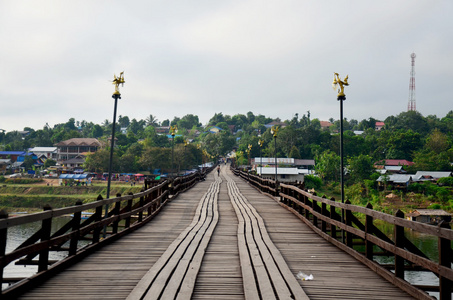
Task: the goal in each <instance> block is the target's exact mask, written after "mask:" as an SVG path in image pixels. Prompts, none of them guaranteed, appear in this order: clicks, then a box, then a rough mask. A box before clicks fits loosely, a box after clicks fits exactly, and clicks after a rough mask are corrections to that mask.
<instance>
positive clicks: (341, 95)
mask: <svg viewBox="0 0 453 300" xmlns="http://www.w3.org/2000/svg"><path fill="white" fill-rule="evenodd" d="M348 85H349V83H348V75H346V77H345V78H344V80H341V78H340V75H338V73H334V75H333V82H332V87H333V88H334V90H335V89H336V88H337V86H340V89H339V90H338V95H337V100H338V101H340V185H341V203H344V161H343V160H344V153H343V101H344V100H346V95H345V94H344V86H348ZM341 222H342V223H344V209H342V210H341ZM341 232H342V234H341V236H342V240H343V243H344V242H345V236H344V230H342V231H341Z"/></svg>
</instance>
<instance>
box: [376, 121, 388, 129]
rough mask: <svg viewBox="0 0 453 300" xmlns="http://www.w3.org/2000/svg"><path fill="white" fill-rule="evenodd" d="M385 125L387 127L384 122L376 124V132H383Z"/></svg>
mask: <svg viewBox="0 0 453 300" xmlns="http://www.w3.org/2000/svg"><path fill="white" fill-rule="evenodd" d="M384 125H385V124H384V122H376V123H375V125H374V126H375V127H374V128H375V129H376V130H381V129H382V127H384Z"/></svg>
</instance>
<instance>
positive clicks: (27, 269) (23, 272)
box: [2, 217, 88, 289]
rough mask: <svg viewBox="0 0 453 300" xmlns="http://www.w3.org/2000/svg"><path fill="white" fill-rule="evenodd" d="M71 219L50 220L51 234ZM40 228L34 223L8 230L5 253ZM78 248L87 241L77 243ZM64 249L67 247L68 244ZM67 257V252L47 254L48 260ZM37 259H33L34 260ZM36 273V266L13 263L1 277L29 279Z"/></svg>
mask: <svg viewBox="0 0 453 300" xmlns="http://www.w3.org/2000/svg"><path fill="white" fill-rule="evenodd" d="M70 218H71V217H60V218H54V219H52V233H54V232H56V230H58V229H59V228H61V227H62V226H63V225H64V224H66V223H67V222H68V221H69V220H70ZM39 228H41V222H34V223H29V224H25V225H20V226H13V227H10V228H8V239H7V242H6V253H9V252H11V251H13V250H14V249H16V248H17V247H18V246H20V245H21V244H22V243H23V242H24V241H25V240H26V239H27V238H28V237H30V236H31V235H32V234H34V233H35V232H36V231H38V230H39ZM79 243H80V244H79V247H81V246H82V244H83V243H85V244H88V241H82V242H79ZM64 246H65V247H67V246H69V242H68V243H67V245H66V244H65V245H64ZM67 255H68V252H67V251H63V252H55V251H53V252H51V253H50V254H49V260H61V259H63V258H65V257H66V256H67ZM37 258H38V257H36V258H35V260H36V259H37ZM37 271H38V266H23V265H15V264H14V262H12V263H10V264H9V265H8V266H6V268H5V269H4V271H3V277H5V278H6V277H9V278H11V277H29V276H32V275H34V274H36V272H37ZM6 287H7V285H6V284H3V285H2V289H5V288H6Z"/></svg>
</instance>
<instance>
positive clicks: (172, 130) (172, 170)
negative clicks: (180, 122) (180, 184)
mask: <svg viewBox="0 0 453 300" xmlns="http://www.w3.org/2000/svg"><path fill="white" fill-rule="evenodd" d="M177 129H178V128H177V127H176V125H175V126H170V131H171V177H172V178H173V177H174V176H175V174H174V173H175V170H174V164H173V157H174V154H173V153H174V148H175V132H176V130H177Z"/></svg>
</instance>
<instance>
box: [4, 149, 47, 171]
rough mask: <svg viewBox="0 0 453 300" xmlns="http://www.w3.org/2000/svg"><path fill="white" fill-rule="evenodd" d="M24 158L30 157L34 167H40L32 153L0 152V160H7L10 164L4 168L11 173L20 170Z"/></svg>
mask: <svg viewBox="0 0 453 300" xmlns="http://www.w3.org/2000/svg"><path fill="white" fill-rule="evenodd" d="M26 157H31V158H32V160H33V163H34V165H35V166H41V165H42V163H40V162H39V161H38V157H37V156H36V155H35V154H34V153H33V152H27V151H0V159H9V160H10V163H9V165H8V166H7V167H6V168H8V169H11V171H12V172H14V171H15V170H19V169H20V168H22V165H23V164H24V162H25V158H26Z"/></svg>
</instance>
